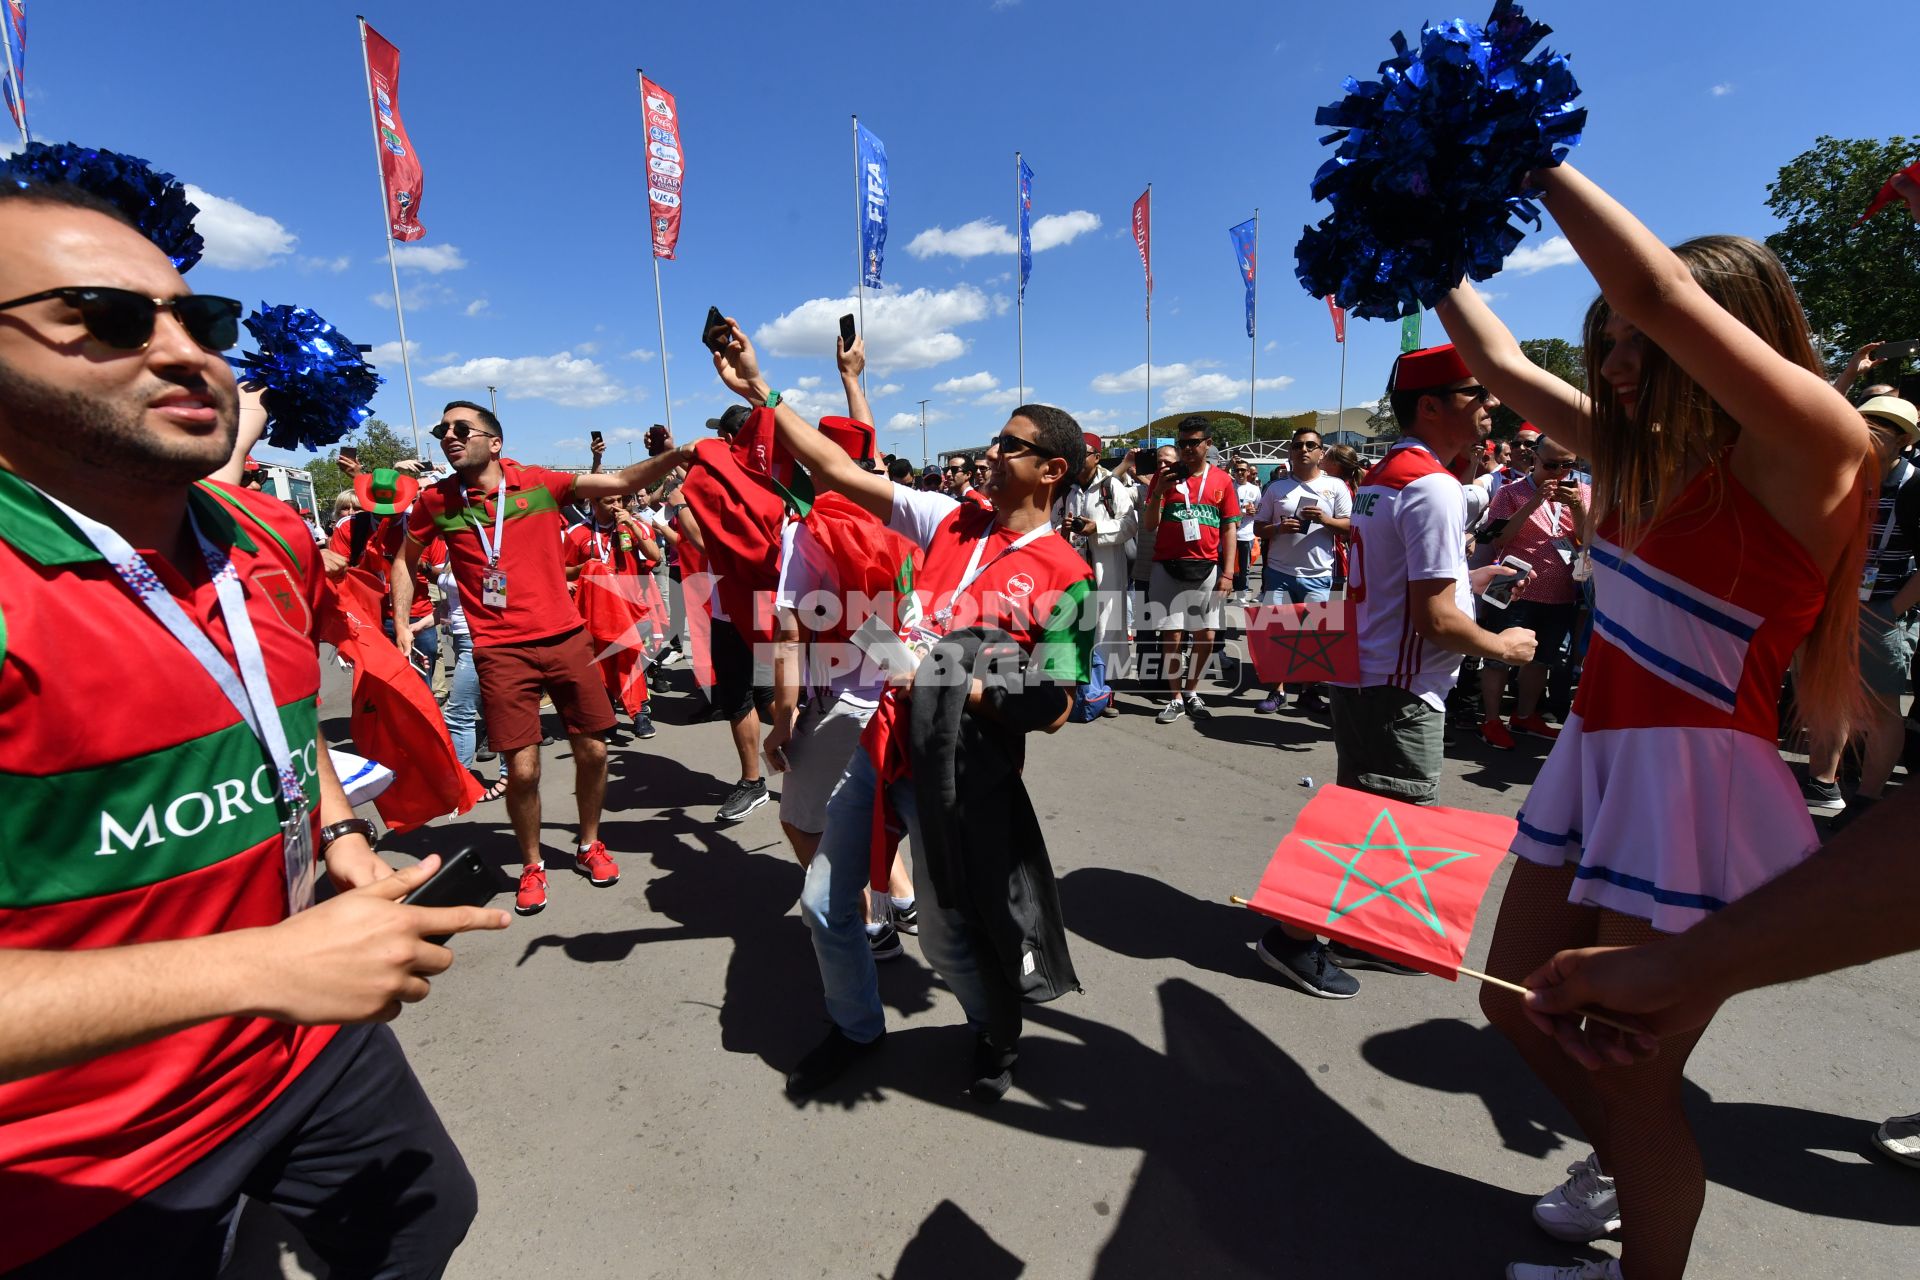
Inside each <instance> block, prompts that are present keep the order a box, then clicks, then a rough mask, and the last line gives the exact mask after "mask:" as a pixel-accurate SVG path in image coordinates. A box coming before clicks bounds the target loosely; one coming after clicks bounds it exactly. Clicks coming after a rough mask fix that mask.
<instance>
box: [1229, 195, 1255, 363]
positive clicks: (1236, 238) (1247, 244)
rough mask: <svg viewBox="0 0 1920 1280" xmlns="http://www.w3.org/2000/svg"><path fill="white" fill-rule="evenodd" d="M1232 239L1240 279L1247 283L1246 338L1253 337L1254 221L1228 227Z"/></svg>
mask: <svg viewBox="0 0 1920 1280" xmlns="http://www.w3.org/2000/svg"><path fill="white" fill-rule="evenodd" d="M1227 234H1228V235H1229V236H1231V237H1232V238H1233V254H1234V256H1235V257H1236V258H1238V259H1240V278H1241V279H1242V280H1245V281H1246V282H1247V336H1248V337H1249V338H1251V337H1252V336H1253V291H1254V285H1253V279H1254V267H1255V263H1254V260H1253V258H1254V246H1253V237H1254V220H1253V219H1252V218H1248V219H1247V220H1246V221H1245V222H1243V223H1241V224H1240V225H1239V226H1237V227H1228V228H1227Z"/></svg>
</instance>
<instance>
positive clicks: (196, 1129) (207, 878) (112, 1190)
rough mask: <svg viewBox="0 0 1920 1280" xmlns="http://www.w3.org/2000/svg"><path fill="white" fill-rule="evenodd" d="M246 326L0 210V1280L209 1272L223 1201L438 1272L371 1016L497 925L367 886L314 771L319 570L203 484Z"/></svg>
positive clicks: (437, 1251) (87, 219) (128, 255)
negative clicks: (320, 890)
mask: <svg viewBox="0 0 1920 1280" xmlns="http://www.w3.org/2000/svg"><path fill="white" fill-rule="evenodd" d="M240 314H241V305H240V304H239V303H238V302H235V301H233V300H232V299H227V298H216V297H209V296H204V295H195V294H193V293H191V292H189V291H188V289H187V287H186V285H185V284H184V282H183V281H182V280H181V278H180V275H179V273H178V272H177V271H175V270H174V268H173V265H172V263H171V262H169V261H168V259H167V257H166V255H165V254H164V253H163V252H161V251H160V250H159V249H157V248H156V247H155V246H154V245H153V244H152V243H151V242H149V241H148V240H147V239H146V237H144V236H143V235H141V234H140V233H139V232H138V231H137V230H135V229H134V228H133V226H132V225H131V224H130V223H129V222H128V221H127V219H126V217H125V216H124V215H123V214H122V213H120V212H119V211H118V210H117V209H115V208H114V207H112V206H111V205H108V204H105V203H103V202H102V201H100V200H99V199H98V198H97V197H94V196H91V195H88V194H85V193H82V192H80V191H77V190H75V189H73V188H70V187H62V186H56V185H46V186H29V187H26V188H21V187H19V186H17V185H15V184H14V183H12V182H6V183H0V614H3V617H0V623H3V625H4V634H5V637H6V643H5V652H4V655H0V794H4V795H5V796H6V799H7V803H6V805H5V806H4V807H0V922H4V923H3V924H0V990H4V991H5V992H6V998H5V999H4V1000H0V1180H3V1181H4V1182H5V1184H6V1187H7V1200H6V1211H5V1219H6V1230H4V1231H0V1271H3V1272H6V1273H7V1274H9V1275H21V1276H32V1277H64V1276H115V1275H143V1274H154V1273H155V1271H156V1269H157V1266H158V1263H159V1262H160V1261H164V1262H165V1263H166V1264H167V1266H168V1269H169V1270H175V1271H176V1273H183V1274H196V1273H197V1274H204V1275H211V1274H213V1273H214V1272H216V1271H218V1270H219V1267H220V1262H221V1257H220V1254H221V1246H222V1244H223V1242H224V1241H225V1239H226V1229H227V1226H228V1224H230V1223H231V1222H232V1220H233V1217H234V1214H235V1213H236V1212H237V1210H238V1205H239V1199H240V1194H241V1191H242V1189H243V1188H244V1189H245V1190H246V1192H247V1193H248V1194H249V1195H251V1196H253V1197H255V1198H256V1199H262V1200H266V1201H268V1202H270V1203H272V1204H274V1205H275V1206H276V1207H277V1208H279V1210H280V1211H281V1213H282V1214H283V1215H284V1216H285V1217H286V1218H287V1219H288V1220H290V1221H291V1222H292V1223H293V1225H294V1226H295V1227H296V1228H297V1229H299V1230H300V1231H301V1232H302V1233H303V1234H304V1235H305V1236H306V1238H307V1240H308V1242H309V1243H310V1244H311V1245H312V1246H313V1247H314V1249H315V1250H316V1251H317V1252H318V1253H319V1254H320V1255H321V1257H322V1258H323V1259H325V1260H326V1261H327V1262H328V1263H329V1264H330V1265H331V1266H332V1268H333V1269H334V1271H335V1273H336V1274H358V1275H369V1274H375V1273H385V1274H393V1271H392V1268H394V1267H396V1266H398V1265H400V1260H401V1259H405V1260H406V1263H405V1265H407V1266H410V1267H417V1268H419V1269H420V1271H421V1272H427V1271H437V1270H438V1269H440V1268H441V1267H444V1266H445V1264H446V1261H447V1259H448V1257H449V1256H450V1255H451V1254H452V1252H453V1250H454V1249H455V1248H456V1247H457V1246H458V1244H459V1242H460V1240H461V1238H462V1236H463V1235H464V1234H465V1232H466V1229H467V1226H468V1224H469V1223H470V1222H471V1221H472V1218H473V1214H474V1209H475V1197H474V1186H473V1180H472V1178H471V1177H470V1176H469V1175H468V1174H467V1172H466V1168H465V1166H464V1164H463V1163H462V1162H461V1159H460V1154H459V1151H458V1150H457V1148H455V1147H454V1145H453V1142H452V1140H451V1139H450V1138H448V1136H447V1134H446V1131H445V1130H444V1128H442V1127H441V1125H440V1122H439V1119H438V1118H437V1117H436V1116H435V1115H434V1113H433V1108H432V1105H431V1104H430V1103H429V1102H428V1101H427V1098H426V1096H425V1094H424V1093H423V1092H422V1091H421V1089H420V1086H419V1083H418V1082H417V1081H416V1080H415V1078H414V1076H413V1073H412V1071H411V1069H410V1068H409V1067H408V1066H407V1062H406V1058H405V1056H404V1054H403V1053H402V1052H401V1050H400V1046H399V1043H398V1041H396V1040H395V1039H394V1037H393V1034H392V1032H391V1031H390V1030H388V1029H387V1028H386V1027H384V1026H378V1025H373V1024H375V1023H377V1022H379V1021H384V1020H386V1019H390V1018H392V1017H394V1016H395V1015H396V1014H397V1013H398V1012H399V1011H400V1008H401V1004H402V1002H407V1001H415V1000H420V999H422V998H424V997H425V996H426V995H427V979H428V978H429V977H431V976H435V975H438V974H439V973H441V972H442V971H444V970H445V969H446V968H447V966H448V965H449V964H451V963H452V961H453V953H452V952H451V951H449V950H447V949H446V948H444V947H441V946H437V945H434V944H431V943H429V942H427V941H426V940H425V939H426V938H427V937H429V936H432V935H437V934H447V933H457V932H464V931H467V930H470V929H476V928H499V927H502V926H503V925H504V924H505V923H506V916H505V915H504V914H503V913H501V912H498V911H482V910H479V909H475V908H457V909H444V910H430V909H426V908H421V907H410V906H406V905H404V904H403V903H402V902H401V901H400V899H401V898H402V897H403V896H404V895H405V894H406V893H407V892H408V891H409V890H411V889H414V888H416V887H418V886H419V885H420V884H422V883H423V882H424V881H425V880H426V879H427V877H428V876H429V875H430V874H431V873H432V872H433V871H434V870H435V869H436V867H437V866H438V860H437V859H428V860H427V861H426V862H424V863H422V864H421V865H420V866H418V867H416V868H410V869H408V870H406V871H402V872H399V873H395V872H394V871H393V870H392V869H391V868H389V867H388V866H387V865H386V864H385V863H384V862H383V861H381V859H380V858H379V857H378V855H376V854H375V853H374V852H373V849H372V846H371V845H370V843H369V842H368V837H369V836H371V834H372V829H371V827H370V826H368V824H367V823H366V822H365V821H363V820H359V819H355V818H354V817H353V810H352V808H351V806H350V805H349V804H348V802H347V798H346V796H345V794H344V793H343V792H342V790H341V787H340V783H339V781H338V779H337V778H335V776H334V774H333V771H332V767H331V765H330V763H329V762H328V757H327V750H326V743H325V741H324V740H323V739H322V737H321V735H320V732H319V723H318V717H317V712H316V698H317V696H318V693H319V687H320V664H319V655H318V652H317V649H316V646H315V642H314V640H313V638H312V620H313V616H314V610H315V608H316V605H317V603H318V600H319V596H320V592H321V586H322V578H321V571H320V557H319V553H318V551H317V550H316V548H315V547H314V545H313V543H312V540H311V539H310V538H309V537H308V535H307V531H306V530H305V528H304V527H303V526H302V525H301V523H300V522H299V520H298V519H297V518H296V517H295V515H294V513H293V512H292V511H291V510H289V509H288V508H287V507H286V506H285V505H284V504H283V503H281V502H279V501H278V500H276V499H272V498H268V497H265V496H264V495H261V494H257V493H252V492H248V491H246V490H243V489H241V488H239V487H238V486H237V485H235V486H229V485H227V484H224V483H216V482H212V481H208V482H205V483H196V481H199V480H200V479H201V477H204V476H209V475H212V474H214V473H216V472H218V471H221V470H222V468H223V464H227V463H228V462H229V458H230V457H231V455H232V454H233V451H234V447H235V441H236V437H237V425H236V389H235V386H234V378H233V372H232V370H231V369H230V368H229V367H228V365H227V363H226V360H225V359H224V357H223V356H222V354H221V353H222V352H224V351H226V350H227V349H229V348H231V347H233V346H234V345H235V343H236V340H237V338H238V321H239V318H240ZM236 465H237V464H236ZM110 653H111V654H120V655H122V656H123V657H127V656H132V657H134V659H135V661H136V662H137V670H136V672H135V674H136V675H137V677H138V678H136V679H129V678H128V673H129V668H128V665H127V663H126V662H124V661H122V662H115V661H105V662H102V661H92V660H88V657H89V655H99V654H110ZM103 708H108V709H110V711H109V712H108V713H107V714H104V715H103V713H102V709H103ZM316 855H317V856H320V857H324V859H325V862H326V866H327V872H328V875H329V878H330V879H331V880H332V881H333V883H334V885H335V887H336V888H337V889H338V890H339V892H337V893H336V894H335V895H334V896H333V897H331V898H330V899H329V900H328V901H326V902H324V903H321V904H320V905H318V906H313V905H311V904H312V902H313V898H314V892H313V890H314V883H313V881H314V876H315V874H316V865H317V863H316ZM342 1024H353V1025H342ZM323 1205H324V1208H322V1206H323Z"/></svg>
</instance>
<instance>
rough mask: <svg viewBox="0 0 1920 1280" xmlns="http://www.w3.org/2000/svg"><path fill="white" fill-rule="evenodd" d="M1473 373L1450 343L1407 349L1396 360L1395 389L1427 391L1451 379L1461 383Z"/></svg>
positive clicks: (1394, 367)
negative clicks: (1420, 349) (1415, 349)
mask: <svg viewBox="0 0 1920 1280" xmlns="http://www.w3.org/2000/svg"><path fill="white" fill-rule="evenodd" d="M1472 376H1473V373H1472V371H1471V370H1469V369H1468V368H1467V362H1466V361H1465V360H1462V359H1461V358H1460V353H1459V352H1458V351H1455V350H1454V349H1453V344H1452V343H1451V342H1449V343H1448V344H1447V345H1446V346H1444V347H1428V348H1426V349H1425V350H1424V351H1409V352H1406V353H1405V354H1403V355H1402V356H1401V357H1400V358H1399V359H1398V360H1395V361H1394V362H1393V389H1394V390H1395V391H1425V390H1426V389H1427V388H1429V387H1444V386H1446V385H1447V384H1448V383H1449V382H1459V381H1462V380H1463V379H1466V378H1471V377H1472Z"/></svg>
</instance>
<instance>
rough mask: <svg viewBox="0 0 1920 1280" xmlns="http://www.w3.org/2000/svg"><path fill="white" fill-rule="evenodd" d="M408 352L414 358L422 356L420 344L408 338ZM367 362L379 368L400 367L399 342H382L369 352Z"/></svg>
mask: <svg viewBox="0 0 1920 1280" xmlns="http://www.w3.org/2000/svg"><path fill="white" fill-rule="evenodd" d="M407 354H408V355H409V356H411V357H412V358H413V359H415V360H418V359H419V358H420V344H419V343H417V342H414V341H413V340H412V339H408V341H407ZM367 363H368V364H370V365H373V366H374V367H375V368H377V369H388V368H392V369H397V368H399V367H400V344H399V343H398V342H382V343H381V344H379V345H378V346H376V347H375V348H374V349H373V350H371V351H369V352H367Z"/></svg>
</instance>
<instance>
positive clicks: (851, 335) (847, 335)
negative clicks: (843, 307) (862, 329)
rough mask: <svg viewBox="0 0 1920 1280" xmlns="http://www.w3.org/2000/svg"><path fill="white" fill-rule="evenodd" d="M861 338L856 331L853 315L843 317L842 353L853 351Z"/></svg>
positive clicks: (841, 328)
mask: <svg viewBox="0 0 1920 1280" xmlns="http://www.w3.org/2000/svg"><path fill="white" fill-rule="evenodd" d="M859 337H860V335H859V334H858V333H856V332H855V331H854V327H853V313H852V312H848V313H847V314H846V315H844V316H841V317H840V349H841V350H842V351H851V350H853V344H854V343H855V342H856V341H858V340H859Z"/></svg>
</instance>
